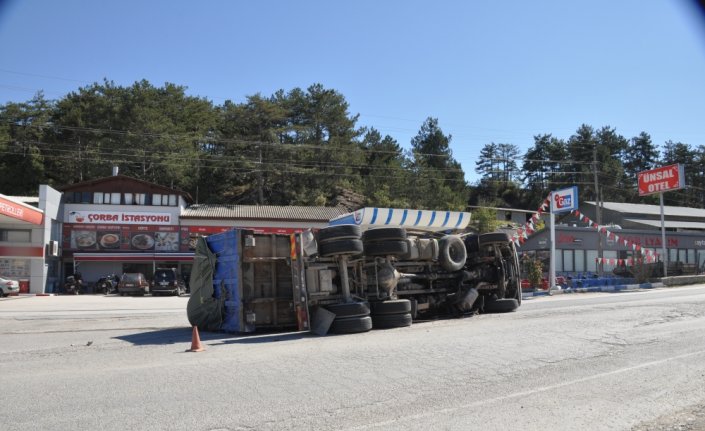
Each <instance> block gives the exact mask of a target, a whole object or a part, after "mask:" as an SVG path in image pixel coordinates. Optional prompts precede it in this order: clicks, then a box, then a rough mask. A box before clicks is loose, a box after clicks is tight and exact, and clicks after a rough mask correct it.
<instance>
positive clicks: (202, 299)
mask: <svg viewBox="0 0 705 431" xmlns="http://www.w3.org/2000/svg"><path fill="white" fill-rule="evenodd" d="M469 219H470V214H468V213H463V212H452V211H422V210H403V209H401V210H400V209H390V208H364V209H362V210H358V211H356V212H355V213H352V214H350V215H346V216H342V217H340V218H338V219H334V220H332V221H331V225H330V226H328V227H326V228H323V229H321V230H319V231H318V232H316V233H313V232H311V231H304V232H300V233H293V234H261V233H256V232H254V231H251V230H244V229H235V230H232V231H228V232H224V233H221V234H217V235H212V236H209V237H207V238H199V241H198V243H197V247H196V252H195V257H194V267H193V271H192V273H191V298H190V299H189V302H188V306H187V314H188V318H189V321H190V322H191V324H192V325H195V326H198V327H199V328H201V329H204V330H223V331H228V332H253V331H256V330H262V329H295V330H311V331H313V332H315V333H317V334H324V333H327V332H333V333H355V332H364V331H369V330H370V329H373V328H377V329H383V328H395V327H404V326H409V325H411V324H412V322H413V321H415V320H423V319H430V318H436V317H443V316H462V315H466V314H468V313H483V312H508V311H514V310H516V309H517V308H518V307H519V306H520V305H521V297H522V292H521V280H520V274H519V261H518V257H517V253H516V249H515V247H514V243H513V242H512V241H510V239H509V237H508V236H507V235H506V234H504V233H488V234H483V235H474V234H462V233H460V232H462V231H463V230H464V229H465V228H466V226H467V224H468V221H469Z"/></svg>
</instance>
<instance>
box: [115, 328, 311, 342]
mask: <svg viewBox="0 0 705 431" xmlns="http://www.w3.org/2000/svg"><path fill="white" fill-rule="evenodd" d="M192 335H193V330H192V329H191V328H190V327H183V328H166V329H158V330H154V331H146V332H140V333H136V334H129V335H121V336H118V337H114V338H116V339H118V340H122V341H127V342H128V343H131V344H134V345H136V346H150V345H151V346H160V345H169V344H182V343H183V344H186V343H190V342H191V341H192ZM198 335H199V338H200V339H201V342H204V343H208V344H209V345H221V344H259V343H273V342H277V341H293V340H299V339H302V338H306V337H310V336H312V335H311V334H310V333H308V332H285V333H284V332H270V333H262V332H258V333H255V334H248V335H243V334H232V333H228V332H205V331H199V334H198ZM218 341H220V343H217V342H218ZM213 342H216V343H213Z"/></svg>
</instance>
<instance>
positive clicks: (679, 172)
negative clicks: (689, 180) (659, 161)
mask: <svg viewBox="0 0 705 431" xmlns="http://www.w3.org/2000/svg"><path fill="white" fill-rule="evenodd" d="M683 187H685V174H684V171H683V165H681V164H675V165H668V166H663V167H660V168H656V169H651V170H649V171H643V172H639V196H646V195H651V194H654V193H660V192H667V191H669V190H678V189H682V188H683Z"/></svg>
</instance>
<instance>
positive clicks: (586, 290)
mask: <svg viewBox="0 0 705 431" xmlns="http://www.w3.org/2000/svg"><path fill="white" fill-rule="evenodd" d="M657 287H664V285H663V283H661V282H659V283H641V284H622V285H616V286H592V287H566V288H562V289H556V290H552V291H550V292H549V291H548V290H540V291H534V292H528V293H524V294H522V298H532V297H535V296H551V295H561V294H564V293H589V292H622V291H631V290H641V289H654V288H657Z"/></svg>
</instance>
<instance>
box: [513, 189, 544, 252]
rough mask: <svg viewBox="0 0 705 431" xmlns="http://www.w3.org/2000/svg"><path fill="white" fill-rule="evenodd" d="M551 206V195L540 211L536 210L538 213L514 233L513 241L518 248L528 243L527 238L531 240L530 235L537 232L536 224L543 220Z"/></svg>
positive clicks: (542, 204)
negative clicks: (542, 216) (543, 215)
mask: <svg viewBox="0 0 705 431" xmlns="http://www.w3.org/2000/svg"><path fill="white" fill-rule="evenodd" d="M550 204H551V197H550V195H549V196H548V197H547V198H546V199H544V200H543V202H542V203H541V206H540V207H539V209H537V210H536V212H535V213H534V214H533V215H532V216H531V218H530V219H529V220H528V221H527V222H526V223H524V225H523V226H521V227H520V228H518V229H517V230H516V232H514V235H512V241H514V244H516V246H517V247H521V245H522V244H524V242H526V240H527V238H529V235H531V234H533V233H534V232H536V223H538V222H539V220H540V219H541V215H542V214H543V213H545V212H546V211H548V210H549V209H550V207H549V205H550Z"/></svg>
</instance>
